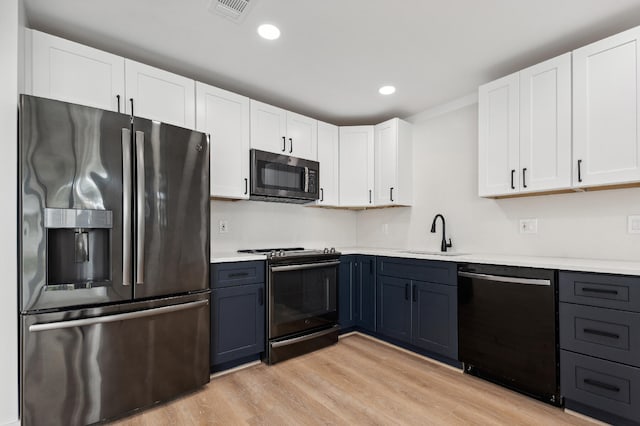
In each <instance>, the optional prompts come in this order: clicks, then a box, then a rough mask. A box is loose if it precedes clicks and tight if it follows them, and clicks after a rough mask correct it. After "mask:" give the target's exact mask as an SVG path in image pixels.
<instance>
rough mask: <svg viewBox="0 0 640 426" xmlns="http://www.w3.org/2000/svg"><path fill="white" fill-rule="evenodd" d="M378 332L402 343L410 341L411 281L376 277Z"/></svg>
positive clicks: (383, 276) (381, 276)
mask: <svg viewBox="0 0 640 426" xmlns="http://www.w3.org/2000/svg"><path fill="white" fill-rule="evenodd" d="M377 290H378V294H377V296H378V297H377V299H378V312H377V314H378V318H377V327H378V332H379V333H380V334H383V335H385V336H388V337H391V338H394V339H398V340H401V341H404V342H410V341H411V281H410V280H407V279H403V278H396V277H388V276H385V275H379V276H378V285H377Z"/></svg>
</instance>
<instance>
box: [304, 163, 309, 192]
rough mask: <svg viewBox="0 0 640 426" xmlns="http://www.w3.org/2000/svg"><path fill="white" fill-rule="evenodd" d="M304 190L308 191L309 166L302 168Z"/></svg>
mask: <svg viewBox="0 0 640 426" xmlns="http://www.w3.org/2000/svg"><path fill="white" fill-rule="evenodd" d="M304 192H305V193H306V192H309V168H308V167H305V168H304Z"/></svg>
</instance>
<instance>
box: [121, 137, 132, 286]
mask: <svg viewBox="0 0 640 426" xmlns="http://www.w3.org/2000/svg"><path fill="white" fill-rule="evenodd" d="M131 259H132V256H131V130H129V129H122V285H131Z"/></svg>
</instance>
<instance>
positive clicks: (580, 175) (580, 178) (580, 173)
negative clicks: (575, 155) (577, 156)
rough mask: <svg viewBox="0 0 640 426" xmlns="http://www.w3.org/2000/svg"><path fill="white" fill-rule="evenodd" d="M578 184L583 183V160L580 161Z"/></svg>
mask: <svg viewBox="0 0 640 426" xmlns="http://www.w3.org/2000/svg"><path fill="white" fill-rule="evenodd" d="M578 182H582V160H578Z"/></svg>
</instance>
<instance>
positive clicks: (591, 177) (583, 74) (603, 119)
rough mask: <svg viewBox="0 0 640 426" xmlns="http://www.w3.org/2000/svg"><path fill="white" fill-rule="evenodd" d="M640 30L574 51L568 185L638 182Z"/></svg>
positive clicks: (639, 157)
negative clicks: (569, 179) (571, 156)
mask: <svg viewBox="0 0 640 426" xmlns="http://www.w3.org/2000/svg"><path fill="white" fill-rule="evenodd" d="M639 44H640V27H638V28H634V29H631V30H628V31H625V32H623V33H620V34H617V35H615V36H612V37H609V38H606V39H604V40H601V41H598V42H596V43H593V44H590V45H588V46H585V47H583V48H581V49H578V50H575V51H574V52H573V149H574V151H573V169H574V173H573V183H574V185H575V186H578V187H582V186H598V185H608V184H625V183H631V182H635V181H640V139H639V135H638V133H639V132H640V128H639V127H638V125H639V123H640V97H639V94H640V92H639V85H640V62H639V61H640V49H639Z"/></svg>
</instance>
